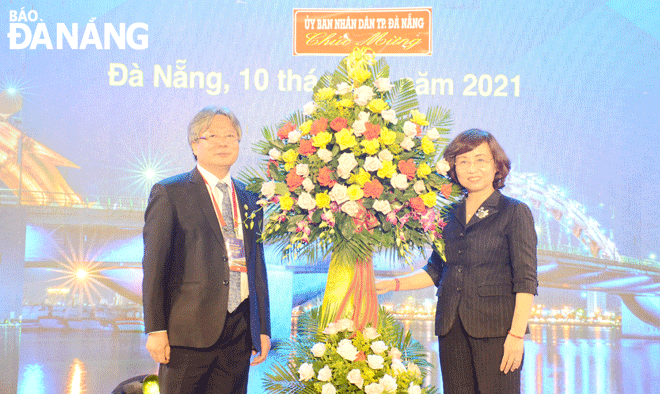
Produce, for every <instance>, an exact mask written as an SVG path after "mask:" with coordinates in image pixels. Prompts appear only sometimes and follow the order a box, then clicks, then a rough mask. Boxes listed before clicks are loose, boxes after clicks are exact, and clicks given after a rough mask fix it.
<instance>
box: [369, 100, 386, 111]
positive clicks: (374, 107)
mask: <svg viewBox="0 0 660 394" xmlns="http://www.w3.org/2000/svg"><path fill="white" fill-rule="evenodd" d="M389 107H390V106H389V105H387V103H386V102H385V101H383V99H375V100H371V101H369V104H367V108H369V110H371V112H374V113H377V114H379V113H381V112H382V111H384V110H386V109H388V108H389Z"/></svg>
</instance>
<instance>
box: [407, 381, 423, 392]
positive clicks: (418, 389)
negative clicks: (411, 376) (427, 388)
mask: <svg viewBox="0 0 660 394" xmlns="http://www.w3.org/2000/svg"><path fill="white" fill-rule="evenodd" d="M408 394H422V388H421V387H419V386H418V385H416V384H415V383H410V387H408Z"/></svg>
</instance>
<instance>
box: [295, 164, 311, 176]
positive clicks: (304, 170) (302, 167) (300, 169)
mask: <svg viewBox="0 0 660 394" xmlns="http://www.w3.org/2000/svg"><path fill="white" fill-rule="evenodd" d="M296 174H298V175H300V176H302V177H306V176H307V175H309V166H308V165H307V164H296Z"/></svg>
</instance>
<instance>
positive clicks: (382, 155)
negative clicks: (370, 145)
mask: <svg viewBox="0 0 660 394" xmlns="http://www.w3.org/2000/svg"><path fill="white" fill-rule="evenodd" d="M378 158H379V159H380V160H381V161H392V160H393V159H394V155H393V154H392V152H390V151H389V150H388V149H383V150H382V151H380V152H378Z"/></svg>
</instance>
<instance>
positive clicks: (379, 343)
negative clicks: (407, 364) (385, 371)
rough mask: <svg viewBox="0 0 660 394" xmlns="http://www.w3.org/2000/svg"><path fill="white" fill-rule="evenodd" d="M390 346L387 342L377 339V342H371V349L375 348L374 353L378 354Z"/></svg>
mask: <svg viewBox="0 0 660 394" xmlns="http://www.w3.org/2000/svg"><path fill="white" fill-rule="evenodd" d="M388 348H389V346H387V345H386V344H385V342H383V341H376V342H374V343H372V344H371V350H373V351H374V353H376V354H381V353H382V352H384V351H385V350H387V349H388Z"/></svg>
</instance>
